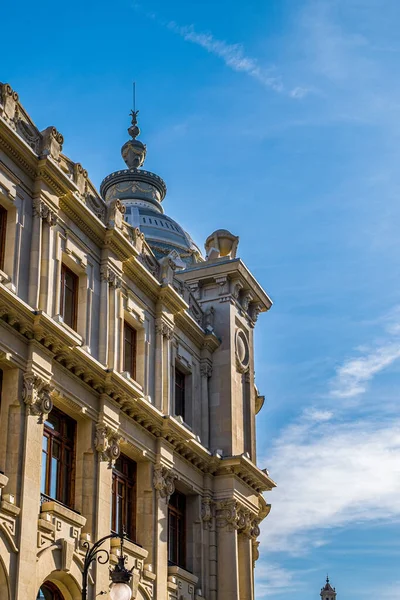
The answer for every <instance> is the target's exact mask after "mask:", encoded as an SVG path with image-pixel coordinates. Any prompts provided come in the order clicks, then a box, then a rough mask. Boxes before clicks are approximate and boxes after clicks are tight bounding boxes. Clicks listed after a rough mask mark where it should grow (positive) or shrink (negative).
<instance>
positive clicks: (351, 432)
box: [261, 418, 400, 554]
mask: <svg viewBox="0 0 400 600" xmlns="http://www.w3.org/2000/svg"><path fill="white" fill-rule="evenodd" d="M270 464H271V465H273V472H272V476H273V477H274V479H276V480H277V482H278V488H277V489H276V490H274V491H273V492H272V494H271V495H269V497H268V501H270V502H271V501H272V511H271V514H270V516H269V517H268V519H266V521H265V522H264V524H263V526H262V540H263V544H265V546H266V547H269V548H271V547H273V548H274V550H275V551H277V550H278V551H279V550H281V551H287V552H291V553H295V554H296V553H303V552H305V551H308V550H310V548H311V547H315V546H318V545H320V544H321V543H323V542H324V535H323V534H324V531H325V530H328V529H330V528H333V527H342V526H345V525H349V524H353V525H354V524H355V523H357V522H366V521H376V520H384V519H390V518H400V504H399V502H398V497H399V495H400V420H398V421H394V422H393V421H392V422H390V423H381V424H380V425H379V426H376V425H375V424H372V423H368V422H367V421H359V422H348V423H339V422H332V421H329V422H327V421H315V420H314V421H312V420H309V419H307V418H303V419H302V420H300V421H299V422H298V423H296V424H295V425H291V426H289V427H288V428H287V429H286V430H285V431H284V432H283V433H282V435H281V437H280V438H279V440H278V441H277V442H276V444H275V447H274V451H273V453H272V456H271V457H270ZM261 551H262V548H261Z"/></svg>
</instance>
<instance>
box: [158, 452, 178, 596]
mask: <svg viewBox="0 0 400 600" xmlns="http://www.w3.org/2000/svg"><path fill="white" fill-rule="evenodd" d="M175 479H176V475H175V474H174V472H173V471H172V470H171V469H169V468H168V467H166V466H163V465H162V464H160V463H159V464H156V465H155V467H154V474H153V486H154V489H155V503H156V510H155V515H154V516H155V523H154V526H153V531H154V541H155V553H154V556H155V569H156V573H157V580H156V600H164V598H165V592H166V589H167V581H168V502H169V499H170V497H171V495H172V494H173V493H174V491H175Z"/></svg>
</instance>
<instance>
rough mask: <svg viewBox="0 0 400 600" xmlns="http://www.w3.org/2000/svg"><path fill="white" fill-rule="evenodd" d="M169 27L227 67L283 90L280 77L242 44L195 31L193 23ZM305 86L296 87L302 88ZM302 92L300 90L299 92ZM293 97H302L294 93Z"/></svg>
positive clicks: (275, 89) (172, 24) (272, 87)
mask: <svg viewBox="0 0 400 600" xmlns="http://www.w3.org/2000/svg"><path fill="white" fill-rule="evenodd" d="M167 26H168V28H169V29H171V31H173V32H174V33H177V34H178V35H180V36H181V37H182V38H183V39H184V40H185V41H187V42H192V43H193V44H197V45H198V46H201V47H202V48H204V49H205V50H207V52H210V54H214V55H215V56H218V57H219V58H221V59H222V60H223V61H224V63H225V64H226V66H227V67H229V68H230V69H232V70H233V71H238V72H242V73H246V74H247V75H249V76H250V77H253V78H254V79H256V80H257V81H259V82H260V83H262V84H263V85H265V86H266V87H269V88H271V89H273V90H274V91H275V92H282V91H283V85H282V82H281V81H280V79H279V78H278V77H273V76H271V74H270V73H269V71H268V70H265V69H262V68H261V67H260V66H259V64H258V62H257V60H256V59H254V58H251V57H249V56H246V54H245V53H244V50H243V46H242V45H241V44H228V43H227V42H225V41H223V40H218V39H217V38H215V37H214V36H213V35H212V34H211V33H202V32H197V31H195V29H194V27H193V25H189V26H186V25H185V26H180V25H178V24H177V23H175V21H171V22H169V23H168V25H167ZM302 89H303V88H296V90H302ZM298 93H300V92H298ZM303 95H304V94H303ZM293 97H296V98H297V97H302V96H299V95H296V94H294V95H293Z"/></svg>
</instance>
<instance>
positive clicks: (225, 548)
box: [216, 500, 241, 600]
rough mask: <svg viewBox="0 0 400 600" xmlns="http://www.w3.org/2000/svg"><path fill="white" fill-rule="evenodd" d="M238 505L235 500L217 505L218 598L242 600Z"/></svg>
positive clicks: (221, 599)
mask: <svg viewBox="0 0 400 600" xmlns="http://www.w3.org/2000/svg"><path fill="white" fill-rule="evenodd" d="M237 511H238V506H237V502H236V501H235V500H223V501H221V502H218V503H217V505H216V522H217V542H218V551H217V557H218V596H217V598H218V600H227V598H229V600H241V598H240V595H239V565H238V543H237V527H238V525H237V519H238V513H237Z"/></svg>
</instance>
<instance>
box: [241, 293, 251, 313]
mask: <svg viewBox="0 0 400 600" xmlns="http://www.w3.org/2000/svg"><path fill="white" fill-rule="evenodd" d="M252 299H253V296H252V295H251V294H250V292H245V293H244V294H243V296H242V308H243V310H244V311H245V312H247V311H248V310H249V306H250V302H251V301H252Z"/></svg>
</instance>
